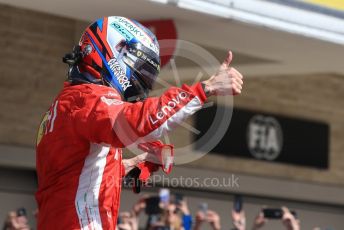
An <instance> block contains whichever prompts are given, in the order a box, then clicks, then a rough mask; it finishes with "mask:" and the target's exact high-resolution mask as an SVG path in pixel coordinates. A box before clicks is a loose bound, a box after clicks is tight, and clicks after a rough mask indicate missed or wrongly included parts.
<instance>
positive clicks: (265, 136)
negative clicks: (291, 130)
mask: <svg viewBox="0 0 344 230" xmlns="http://www.w3.org/2000/svg"><path fill="white" fill-rule="evenodd" d="M247 145H248V149H249V151H250V153H251V154H252V156H253V157H255V158H257V159H264V160H269V161H273V160H275V159H276V158H277V157H278V156H279V155H280V153H281V150H282V146H283V133H282V129H281V126H280V124H279V123H278V121H277V120H276V119H275V118H273V117H269V116H263V115H255V116H253V117H252V118H251V120H250V122H249V124H248V128H247Z"/></svg>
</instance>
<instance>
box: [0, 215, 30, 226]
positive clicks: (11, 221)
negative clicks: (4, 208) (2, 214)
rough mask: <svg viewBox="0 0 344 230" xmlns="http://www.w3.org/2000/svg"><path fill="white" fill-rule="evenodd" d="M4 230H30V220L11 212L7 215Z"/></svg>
mask: <svg viewBox="0 0 344 230" xmlns="http://www.w3.org/2000/svg"><path fill="white" fill-rule="evenodd" d="M3 230H30V226H29V225H28V219H27V217H26V216H25V215H18V214H17V213H16V212H14V211H11V212H9V213H8V214H7V218H6V220H5V225H4V227H3Z"/></svg>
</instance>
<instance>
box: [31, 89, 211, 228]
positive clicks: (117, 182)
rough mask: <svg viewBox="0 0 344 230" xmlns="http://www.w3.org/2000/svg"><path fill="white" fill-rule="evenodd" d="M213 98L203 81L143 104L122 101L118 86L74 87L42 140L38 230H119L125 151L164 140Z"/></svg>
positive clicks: (48, 119)
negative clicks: (126, 147)
mask: <svg viewBox="0 0 344 230" xmlns="http://www.w3.org/2000/svg"><path fill="white" fill-rule="evenodd" d="M205 100H206V95H205V94H204V91H203V89H202V86H201V84H200V83H198V84H195V85H194V86H191V87H190V86H187V85H183V86H182V87H181V88H176V87H172V88H170V89H168V90H167V91H166V92H165V93H164V94H163V95H162V96H160V97H158V98H148V99H146V100H145V101H142V102H136V103H127V102H124V101H122V100H121V97H120V95H119V94H118V92H117V91H116V90H115V89H113V88H109V87H106V86H102V85H95V84H80V85H70V84H68V83H66V84H65V87H64V89H63V90H62V91H61V92H60V94H59V95H58V96H57V98H56V99H55V100H54V102H53V103H52V105H51V107H50V109H49V111H48V112H47V113H46V114H45V116H44V118H43V121H42V123H41V125H40V128H39V132H38V137H37V148H36V167H37V174H38V191H37V193H36V200H37V202H38V208H39V214H38V229H39V230H54V229H61V230H62V229H63V230H71V229H73V230H75V229H87V230H90V229H92V230H94V229H97V230H98V229H107V230H113V229H115V226H116V222H117V213H118V208H119V200H120V192H121V178H122V177H123V176H124V167H123V165H122V151H121V148H123V147H125V146H128V145H130V144H135V143H137V141H138V140H139V139H142V140H156V139H157V138H159V137H160V136H161V135H163V134H164V133H165V132H166V131H169V130H171V128H172V127H174V126H176V125H177V124H178V123H180V122H181V121H182V120H184V119H185V118H187V117H188V116H190V115H191V114H193V113H195V112H196V111H197V110H199V109H201V107H202V105H203V103H204V101H205Z"/></svg>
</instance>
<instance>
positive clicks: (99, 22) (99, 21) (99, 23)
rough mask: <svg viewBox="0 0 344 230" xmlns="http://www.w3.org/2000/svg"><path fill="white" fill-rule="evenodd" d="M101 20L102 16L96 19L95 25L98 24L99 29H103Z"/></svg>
mask: <svg viewBox="0 0 344 230" xmlns="http://www.w3.org/2000/svg"><path fill="white" fill-rule="evenodd" d="M103 21H104V19H103V18H102V19H98V20H97V25H98V27H99V29H100V31H103Z"/></svg>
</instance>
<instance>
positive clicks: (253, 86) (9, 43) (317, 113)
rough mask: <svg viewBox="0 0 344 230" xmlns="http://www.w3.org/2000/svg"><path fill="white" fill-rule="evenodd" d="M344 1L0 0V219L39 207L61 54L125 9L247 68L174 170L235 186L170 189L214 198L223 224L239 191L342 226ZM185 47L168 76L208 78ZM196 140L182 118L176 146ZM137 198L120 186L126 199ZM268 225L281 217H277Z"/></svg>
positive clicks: (309, 220) (256, 201)
mask: <svg viewBox="0 0 344 230" xmlns="http://www.w3.org/2000/svg"><path fill="white" fill-rule="evenodd" d="M343 10H344V3H343V2H341V1H334V0H333V1H321V0H309V1H292V0H285V1H282V0H269V1H263V0H151V1H149V0H131V1H125V0H111V1H110V0H99V1H91V0H73V1H67V0H59V1H48V0H31V1H25V0H0V19H1V25H0V44H1V46H0V48H1V52H0V79H1V81H0V92H1V98H0V105H1V110H0V166H1V167H0V171H1V173H0V202H1V205H0V207H1V208H0V218H1V217H5V215H6V213H7V212H8V211H9V210H12V209H16V208H18V207H22V206H24V207H26V208H27V210H30V211H31V210H35V208H36V204H35V200H34V192H35V189H36V183H37V181H36V178H35V152H34V151H35V150H34V147H35V139H36V133H37V127H38V125H39V123H40V119H41V118H42V115H43V114H44V112H45V111H46V110H47V108H48V107H49V105H50V103H51V102H52V100H53V98H54V97H55V95H56V94H57V93H58V91H59V90H60V89H61V88H62V86H63V81H64V80H65V79H66V71H67V68H66V66H65V65H64V64H63V63H62V61H61V58H62V56H63V55H64V54H65V53H67V52H69V51H71V49H72V47H73V45H75V44H77V42H78V39H79V37H80V34H81V32H82V31H83V29H84V28H85V27H86V26H87V25H88V23H89V22H91V21H93V20H95V19H97V18H99V17H102V16H105V15H121V16H126V17H131V18H134V19H137V20H139V21H143V22H146V23H147V25H150V26H151V28H152V30H153V31H154V32H155V33H157V34H158V37H159V36H161V37H165V38H175V39H180V40H186V41H189V42H192V43H194V44H196V45H198V46H200V47H202V48H203V49H205V50H206V51H207V52H209V53H210V54H211V55H212V56H214V57H215V58H216V59H217V60H218V61H219V62H220V61H221V60H222V59H223V58H224V57H225V55H226V51H227V50H228V49H231V50H233V52H234V61H233V65H234V66H235V67H236V68H238V69H239V70H240V71H241V72H242V73H243V74H244V76H245V86H244V91H243V93H242V95H241V96H238V97H236V98H235V99H234V113H233V116H232V122H231V124H230V126H229V131H228V132H227V133H226V135H225V136H224V138H223V140H222V141H221V142H220V144H219V145H218V146H217V147H216V148H215V149H214V151H212V152H211V153H209V154H207V155H206V156H204V157H202V158H200V159H198V160H196V161H193V162H190V163H188V164H183V165H178V166H177V167H176V168H175V170H174V172H173V173H172V175H171V177H180V176H190V177H193V178H195V177H198V178H201V179H204V178H207V177H211V178H232V177H233V176H235V177H237V178H239V179H238V183H239V186H232V187H230V188H229V187H225V186H216V185H213V186H203V187H200V186H193V185H191V186H177V187H174V188H171V189H172V192H173V191H178V192H179V193H183V194H185V195H186V196H188V197H189V203H190V208H191V209H192V210H197V208H198V203H199V202H200V200H202V201H205V202H207V203H208V205H209V207H210V208H212V209H216V210H217V211H218V212H219V213H220V215H221V217H222V225H223V228H224V229H229V228H230V227H231V223H230V221H227V222H226V220H229V219H230V218H229V217H230V210H231V208H232V199H233V194H243V195H244V201H245V204H244V207H245V210H246V213H247V217H248V219H253V217H254V215H256V213H257V210H259V209H260V208H261V206H262V205H268V206H270V207H280V206H281V205H286V206H288V207H290V208H292V209H293V210H297V212H298V216H299V217H300V219H301V221H302V228H303V229H311V228H312V227H314V226H320V227H322V228H324V229H325V228H326V227H328V228H329V229H342V228H343V226H344V219H343V213H344V196H343V194H344V154H343V153H344V100H343V99H344V62H343V60H344V46H343V45H344V12H343ZM161 20H163V22H162V21H161ZM166 21H167V22H168V23H167V24H161V23H166ZM173 31H174V32H175V33H174V32H173ZM179 47H180V46H179V42H177V43H176V44H175V51H174V55H175V56H176V58H175V61H174V62H170V63H168V64H167V65H166V66H165V67H164V68H163V70H162V74H161V78H162V79H164V80H165V81H166V82H169V83H170V84H172V85H174V84H178V82H176V81H175V76H176V70H177V72H178V76H179V77H180V81H181V82H182V83H192V82H193V81H194V80H195V79H196V78H199V79H201V77H202V79H205V78H206V77H207V74H206V73H203V74H201V75H200V74H199V72H200V71H201V70H200V68H199V66H197V63H195V61H194V60H187V59H186V58H181V57H179V55H178V52H181V51H180V50H178V48H179ZM173 60H174V59H173ZM171 63H172V64H171ZM174 67H176V68H174ZM212 67H214V66H212ZM215 67H216V66H215ZM159 87H160V88H163V87H162V86H159V85H158V86H157V88H159ZM219 106H221V105H219ZM207 111H210V112H205V113H204V112H201V113H200V114H199V115H197V116H195V117H194V118H193V119H191V120H190V121H189V124H191V125H193V126H194V127H195V128H196V129H199V130H202V129H204V127H207V124H208V123H209V121H211V120H212V119H213V117H212V112H211V111H213V110H212V108H209V110H207ZM229 119H230V118H229ZM208 125H209V124H208ZM259 130H260V131H259ZM194 139H195V134H194V133H193V132H190V131H189V130H188V129H185V128H183V127H182V128H180V129H178V130H177V132H176V133H175V134H173V135H171V136H170V137H169V140H170V141H171V142H172V143H174V144H176V145H177V146H182V145H188V144H189V143H192V142H193V140H194ZM196 139H197V137H196ZM269 140H270V141H271V143H270V144H269ZM269 146H270V147H269ZM193 151H195V152H197V146H193ZM172 187H173V186H172ZM147 191H149V192H154V189H150V190H147ZM136 199H137V198H136V195H134V194H132V193H131V191H130V190H124V193H123V194H122V207H121V209H122V210H126V209H129V208H130V207H131V206H132V205H133V204H134V201H135V200H136ZM29 215H30V222H31V223H32V225H33V226H34V219H33V215H32V214H31V213H29ZM266 229H281V227H280V224H279V223H277V222H276V223H275V222H273V221H272V222H271V223H269V225H268V226H267V227H266Z"/></svg>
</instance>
